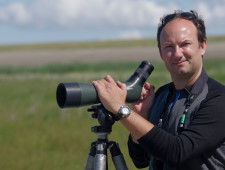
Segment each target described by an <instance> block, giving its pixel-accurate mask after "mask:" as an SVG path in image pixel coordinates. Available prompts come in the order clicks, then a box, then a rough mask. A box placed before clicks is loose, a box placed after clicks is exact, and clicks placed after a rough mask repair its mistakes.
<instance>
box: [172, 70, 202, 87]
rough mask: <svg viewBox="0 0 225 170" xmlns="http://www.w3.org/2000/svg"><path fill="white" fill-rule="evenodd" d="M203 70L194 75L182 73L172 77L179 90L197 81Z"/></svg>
mask: <svg viewBox="0 0 225 170" xmlns="http://www.w3.org/2000/svg"><path fill="white" fill-rule="evenodd" d="M201 71H202V70H200V71H199V72H197V73H196V74H193V75H182V76H176V77H172V80H173V83H174V86H175V88H176V89H177V90H180V89H183V88H185V87H188V86H192V85H193V84H195V82H196V81H197V79H198V78H199V76H200V75H201Z"/></svg>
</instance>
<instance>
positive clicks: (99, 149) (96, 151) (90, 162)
mask: <svg viewBox="0 0 225 170" xmlns="http://www.w3.org/2000/svg"><path fill="white" fill-rule="evenodd" d="M88 111H89V112H94V113H93V114H92V117H93V118H97V119H98V121H99V123H100V126H94V127H92V128H91V131H92V132H94V133H95V134H96V135H98V139H97V141H95V142H93V143H92V144H91V149H90V153H89V155H88V159H87V163H86V167H85V170H108V159H107V149H109V150H110V153H111V156H112V160H113V163H114V166H115V168H116V170H128V168H127V165H126V162H125V160H124V157H123V154H122V153H121V151H120V148H119V145H118V143H116V142H114V141H108V135H109V134H110V132H112V125H113V124H114V123H115V120H116V119H115V116H114V115H113V114H112V113H110V112H108V111H107V110H106V109H105V108H104V107H103V105H101V104H100V105H94V106H92V107H91V109H88Z"/></svg>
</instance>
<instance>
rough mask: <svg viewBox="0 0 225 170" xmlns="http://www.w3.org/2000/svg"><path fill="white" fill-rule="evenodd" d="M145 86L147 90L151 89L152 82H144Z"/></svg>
mask: <svg viewBox="0 0 225 170" xmlns="http://www.w3.org/2000/svg"><path fill="white" fill-rule="evenodd" d="M144 88H145V89H146V90H150V88H151V86H150V84H149V83H148V82H146V83H145V84H144Z"/></svg>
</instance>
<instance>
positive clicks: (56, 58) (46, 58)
mask: <svg viewBox="0 0 225 170" xmlns="http://www.w3.org/2000/svg"><path fill="white" fill-rule="evenodd" d="M205 58H225V42H216V43H210V44H208V46H207V52H206V55H205ZM159 59H160V56H159V52H158V48H157V47H147V46H145V47H113V48H93V49H92V48H89V49H68V50H57V49H53V50H18V51H1V52H0V66H38V65H46V64H52V63H70V62H72V61H83V62H100V61H130V60H133V61H135V60H136V61H141V60H148V61H151V60H159Z"/></svg>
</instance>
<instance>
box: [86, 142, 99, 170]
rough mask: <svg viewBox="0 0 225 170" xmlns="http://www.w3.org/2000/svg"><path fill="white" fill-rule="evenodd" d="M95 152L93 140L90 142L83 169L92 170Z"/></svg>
mask: <svg viewBox="0 0 225 170" xmlns="http://www.w3.org/2000/svg"><path fill="white" fill-rule="evenodd" d="M95 154H96V142H93V143H92V144H91V149H90V153H89V155H88V159H87V163H86V166H85V170H94V162H95Z"/></svg>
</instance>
